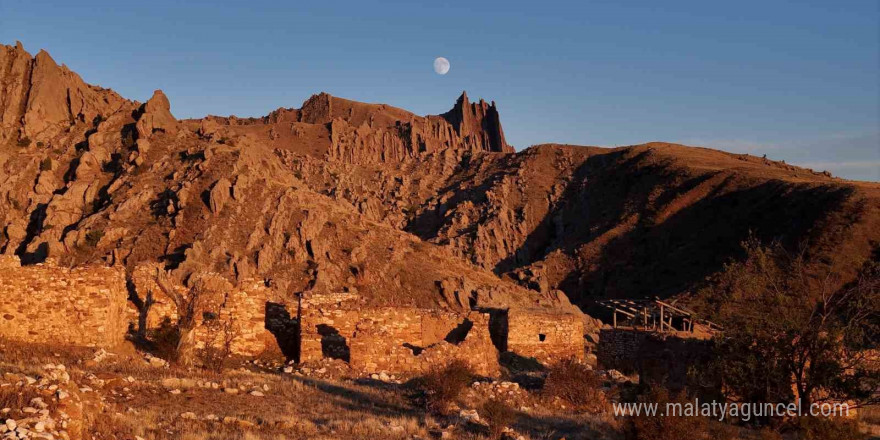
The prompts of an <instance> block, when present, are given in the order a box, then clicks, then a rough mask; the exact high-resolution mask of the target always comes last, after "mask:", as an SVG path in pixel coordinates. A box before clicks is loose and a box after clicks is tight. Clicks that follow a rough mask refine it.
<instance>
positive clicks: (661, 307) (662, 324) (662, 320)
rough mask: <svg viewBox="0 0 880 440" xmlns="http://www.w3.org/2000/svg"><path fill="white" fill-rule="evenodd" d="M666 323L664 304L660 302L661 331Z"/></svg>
mask: <svg viewBox="0 0 880 440" xmlns="http://www.w3.org/2000/svg"><path fill="white" fill-rule="evenodd" d="M665 325H666V319H665V318H664V317H663V304H660V331H661V332H662V331H663V327H664V326H665Z"/></svg>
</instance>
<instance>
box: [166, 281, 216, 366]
mask: <svg viewBox="0 0 880 440" xmlns="http://www.w3.org/2000/svg"><path fill="white" fill-rule="evenodd" d="M155 280H156V285H158V286H159V288H160V289H161V290H162V292H163V293H165V295H166V296H167V297H168V298H169V299H171V301H172V302H173V303H174V307H175V309H176V310H177V328H178V332H179V335H180V336H179V340H178V343H177V361H178V362H179V363H181V364H182V365H184V366H190V365H192V363H193V359H194V354H195V329H196V326H197V325H198V322H199V317H200V315H202V313H203V312H204V311H205V310H206V309H207V308H208V307H210V306H211V305H212V304H214V303H217V302H219V301H220V300H221V299H222V296H223V295H225V293H227V292H228V291H229V290H231V288H232V286H231V285H230V284H229V282H228V281H226V280H225V279H224V278H222V277H220V276H217V275H210V274H207V275H206V274H196V275H192V276H191V277H190V278H189V280H188V283H187V284H188V286H187V288H184V289H178V288H176V286H175V285H174V283H173V282H172V281H171V280H170V277H169V274H168V272H166V271H165V270H163V269H161V268H158V267H157V268H156V277H155Z"/></svg>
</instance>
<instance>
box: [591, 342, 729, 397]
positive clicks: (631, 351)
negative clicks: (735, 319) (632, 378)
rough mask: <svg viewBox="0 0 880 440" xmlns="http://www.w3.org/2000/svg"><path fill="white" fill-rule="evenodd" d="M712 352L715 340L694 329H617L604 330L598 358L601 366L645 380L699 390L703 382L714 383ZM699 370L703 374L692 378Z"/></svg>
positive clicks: (672, 387) (670, 386)
mask: <svg viewBox="0 0 880 440" xmlns="http://www.w3.org/2000/svg"><path fill="white" fill-rule="evenodd" d="M711 354H712V340H710V339H706V338H705V337H699V336H696V337H695V336H694V334H693V333H690V332H656V331H643V330H636V329H621V328H617V329H602V330H601V331H600V334H599V345H598V353H597V358H598V361H599V366H600V367H601V368H604V369H615V370H620V371H623V372H625V373H634V372H635V373H638V374H639V380H640V381H641V382H642V383H663V384H664V385H665V386H667V387H669V388H670V389H674V390H679V389H682V388H685V387H688V388H691V389H693V390H696V389H698V388H700V387H703V386H704V385H703V384H702V383H703V382H705V383H714V382H713V380H710V376H711V374H709V375H707V374H708V373H711V371H710V369H708V368H707V367H706V366H707V365H708V363H709V361H710V359H711ZM697 371H699V372H702V377H699V378H695V377H691V375H692V374H693V373H694V372H697ZM694 379H698V380H694Z"/></svg>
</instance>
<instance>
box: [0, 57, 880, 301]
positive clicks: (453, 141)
mask: <svg viewBox="0 0 880 440" xmlns="http://www.w3.org/2000/svg"><path fill="white" fill-rule="evenodd" d="M172 108H173V107H172V105H171V103H170V102H169V99H168V98H167V97H166V96H165V95H164V94H163V93H162V92H161V91H156V92H155V94H154V95H153V96H152V97H151V98H150V99H149V100H148V101H147V102H146V103H143V104H142V103H139V102H135V101H130V100H127V99H124V98H122V97H120V96H119V95H118V94H116V93H115V92H113V91H111V90H108V89H103V88H100V87H96V86H91V85H88V84H86V83H85V82H83V81H82V80H81V79H80V78H79V76H77V75H76V74H75V73H73V72H71V71H70V70H69V69H67V68H66V67H65V66H63V65H62V66H58V65H57V64H56V63H55V61H53V60H52V58H51V57H50V56H49V55H48V54H47V53H46V52H42V51H41V52H40V53H39V54H37V56H36V57H32V56H31V55H30V54H29V53H27V52H26V51H25V50H24V49H23V48H22V46H21V44H17V45H16V46H2V49H0V118H2V119H0V231H2V234H0V252H2V253H5V254H16V255H19V256H20V257H21V258H22V261H23V262H25V263H37V262H40V261H42V260H44V259H46V258H54V259H57V260H59V261H60V262H62V263H63V264H68V265H78V264H83V263H87V262H105V263H107V264H121V265H125V266H126V267H129V268H134V267H135V266H136V265H138V264H140V263H144V262H152V261H159V262H162V263H163V264H164V265H165V266H166V267H167V268H168V269H174V273H175V274H176V275H177V276H178V277H180V278H185V277H186V276H187V275H188V274H191V273H193V272H196V271H202V270H210V271H215V272H218V273H220V274H223V275H225V276H226V277H228V278H229V279H230V280H232V281H241V280H244V279H253V278H257V279H262V280H264V281H265V282H266V284H267V285H269V286H271V287H273V288H274V290H276V291H277V292H278V293H279V295H291V294H292V293H294V292H299V291H303V290H309V289H311V290H326V291H333V292H338V291H349V292H357V293H358V294H360V295H361V296H363V297H364V298H366V299H367V300H368V301H369V302H371V303H374V304H396V305H417V306H424V307H444V308H468V307H471V306H475V305H477V306H479V305H485V306H491V305H501V306H504V305H509V304H524V305H551V306H563V307H565V306H566V304H567V301H568V299H567V298H571V299H572V300H573V301H575V302H577V303H579V304H582V305H585V304H588V303H589V301H590V300H592V299H595V298H599V297H608V296H615V297H644V296H652V297H653V296H662V297H669V296H675V295H681V294H683V293H687V292H690V291H693V289H695V288H697V287H698V286H699V285H700V284H701V283H703V282H704V281H705V279H706V277H709V276H711V275H712V274H713V273H715V272H717V271H718V270H719V269H721V267H722V265H723V263H724V262H726V261H728V260H729V259H731V258H737V257H739V256H740V255H739V253H740V248H739V243H740V242H741V241H743V240H744V239H745V238H747V237H748V236H749V234H754V235H756V236H757V237H759V238H761V239H763V240H771V239H781V240H782V241H783V242H784V243H785V244H787V245H789V246H792V247H797V246H803V247H805V248H806V249H807V252H808V255H809V257H810V258H812V259H814V260H816V261H822V262H824V263H825V264H828V265H833V266H834V267H835V268H836V269H838V270H839V272H841V273H843V274H845V277H844V278H846V277H852V276H854V274H855V272H856V270H857V269H858V268H859V267H860V266H861V265H862V263H863V262H864V261H866V260H869V259H872V258H873V259H876V258H878V255H880V251H878V249H880V245H878V243H880V185H878V184H873V183H857V182H849V181H843V180H840V179H836V178H833V177H831V176H829V175H826V174H823V173H817V172H813V171H811V170H805V169H801V168H797V167H793V166H790V165H786V164H784V163H780V162H774V161H770V160H767V159H764V158H756V157H753V156H748V155H737V154H730V153H725V152H720V151H714V150H708V149H703V148H692V147H685V146H681V145H673V144H665V143H650V144H645V145H637V146H631V147H622V148H614V149H607V148H598V147H578V146H570V145H540V146H535V147H531V148H528V149H525V150H523V151H520V152H515V151H514V150H513V148H512V147H511V146H510V145H508V144H507V143H506V141H505V138H504V133H503V130H502V127H501V122H500V117H499V113H498V110H497V108H496V106H495V104H494V103H491V104H490V103H486V102H485V101H482V100H480V101H479V102H475V103H474V102H471V101H470V100H469V98H468V96H467V95H466V94H462V95H461V97H460V98H459V99H458V100H457V101H456V103H455V104H454V106H453V108H452V109H451V110H449V111H448V112H446V113H443V114H440V115H432V116H418V115H415V114H412V113H410V112H407V111H405V110H402V109H399V108H395V107H391V106H388V105H385V104H365V103H360V102H355V101H350V100H346V99H342V98H337V97H334V96H330V95H328V94H326V93H320V94H317V95H314V96H312V97H311V98H309V99H308V100H307V101H306V102H305V103H303V105H302V106H301V107H300V108H298V109H295V108H282V109H278V110H275V111H273V112H271V113H269V114H268V115H267V116H265V117H262V118H238V117H235V116H229V117H218V116H208V117H205V118H202V119H188V120H177V119H176V118H175V117H174V116H173V115H172V112H171V109H172ZM844 281H845V279H844ZM563 292H564V293H563Z"/></svg>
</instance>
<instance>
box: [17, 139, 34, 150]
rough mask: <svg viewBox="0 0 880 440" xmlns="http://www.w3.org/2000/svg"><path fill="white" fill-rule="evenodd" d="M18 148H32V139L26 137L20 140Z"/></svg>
mask: <svg viewBox="0 0 880 440" xmlns="http://www.w3.org/2000/svg"><path fill="white" fill-rule="evenodd" d="M18 146H19V147H21V148H25V147H30V146H31V138H29V137H27V136H25V137H23V138H21V139H19V140H18Z"/></svg>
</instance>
